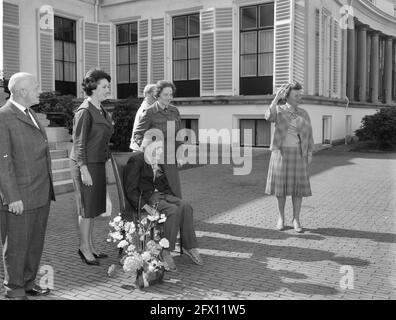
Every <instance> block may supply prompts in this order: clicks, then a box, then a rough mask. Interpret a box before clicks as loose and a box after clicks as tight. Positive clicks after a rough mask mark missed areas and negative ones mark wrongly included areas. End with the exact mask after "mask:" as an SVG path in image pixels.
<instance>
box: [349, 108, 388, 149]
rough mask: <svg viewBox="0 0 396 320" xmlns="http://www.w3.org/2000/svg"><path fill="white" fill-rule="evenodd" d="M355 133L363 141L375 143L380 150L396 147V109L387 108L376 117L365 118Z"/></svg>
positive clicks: (375, 115)
mask: <svg viewBox="0 0 396 320" xmlns="http://www.w3.org/2000/svg"><path fill="white" fill-rule="evenodd" d="M355 133H356V136H357V137H358V138H359V140H361V141H373V142H374V143H375V145H376V147H377V148H378V149H388V148H390V147H392V146H394V145H396V107H386V108H383V109H381V110H380V111H379V112H377V113H376V114H374V115H371V116H365V117H364V118H363V119H362V126H361V127H360V129H358V130H356V132H355Z"/></svg>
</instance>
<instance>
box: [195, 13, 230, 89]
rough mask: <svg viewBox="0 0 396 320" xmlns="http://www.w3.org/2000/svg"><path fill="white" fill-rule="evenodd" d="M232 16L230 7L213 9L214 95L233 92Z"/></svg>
mask: <svg viewBox="0 0 396 320" xmlns="http://www.w3.org/2000/svg"><path fill="white" fill-rule="evenodd" d="M232 18H233V9H232V7H229V8H216V9H215V26H216V28H215V60H214V61H215V76H214V78H215V88H214V90H215V95H232V94H233V85H232V84H233V77H232V72H233V67H232V56H233V41H232ZM201 61H202V60H201Z"/></svg>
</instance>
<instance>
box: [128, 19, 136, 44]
mask: <svg viewBox="0 0 396 320" xmlns="http://www.w3.org/2000/svg"><path fill="white" fill-rule="evenodd" d="M129 26H130V28H129V30H130V35H131V40H130V41H131V42H137V22H133V23H131V24H130V25H129Z"/></svg>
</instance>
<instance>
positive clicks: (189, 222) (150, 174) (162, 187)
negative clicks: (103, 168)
mask: <svg viewBox="0 0 396 320" xmlns="http://www.w3.org/2000/svg"><path fill="white" fill-rule="evenodd" d="M148 133H149V132H147V133H146V135H145V138H144V139H143V142H142V148H143V150H144V152H142V151H137V152H134V153H133V154H132V156H131V158H130V159H129V161H128V163H127V165H126V167H125V168H124V172H123V177H124V179H123V180H124V190H125V194H126V198H127V199H128V201H129V203H130V204H131V206H132V207H134V209H135V210H139V209H141V210H146V211H148V212H149V211H150V210H152V208H153V205H154V204H157V205H158V206H157V210H158V211H159V212H160V213H161V214H162V213H164V214H165V215H166V217H167V219H166V221H165V225H164V236H165V238H167V239H168V241H169V250H166V249H163V250H162V252H161V258H162V260H163V261H164V262H165V265H166V266H167V270H168V271H172V272H176V271H177V268H176V265H175V262H174V260H173V258H172V256H171V255H170V250H174V249H175V243H176V238H177V233H178V231H179V230H180V237H181V240H182V243H183V246H182V250H183V253H184V254H186V255H187V256H188V257H189V258H190V259H191V260H192V262H194V263H195V264H197V265H202V264H203V261H202V258H201V256H200V255H199V253H198V249H197V246H198V243H197V238H196V235H195V230H194V221H193V209H192V207H191V205H190V204H189V203H188V202H187V201H185V200H182V199H180V198H178V197H177V196H176V195H175V191H174V190H175V186H174V185H173V184H172V183H171V180H169V179H168V178H167V174H166V171H165V170H164V167H163V165H162V164H161V163H163V142H162V141H159V140H157V141H155V142H152V140H151V139H150V136H149V134H148ZM139 205H140V208H139Z"/></svg>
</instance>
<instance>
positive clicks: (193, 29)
mask: <svg viewBox="0 0 396 320" xmlns="http://www.w3.org/2000/svg"><path fill="white" fill-rule="evenodd" d="M188 35H189V36H194V35H199V15H198V14H196V15H193V16H189V17H188Z"/></svg>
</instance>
